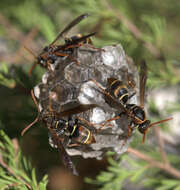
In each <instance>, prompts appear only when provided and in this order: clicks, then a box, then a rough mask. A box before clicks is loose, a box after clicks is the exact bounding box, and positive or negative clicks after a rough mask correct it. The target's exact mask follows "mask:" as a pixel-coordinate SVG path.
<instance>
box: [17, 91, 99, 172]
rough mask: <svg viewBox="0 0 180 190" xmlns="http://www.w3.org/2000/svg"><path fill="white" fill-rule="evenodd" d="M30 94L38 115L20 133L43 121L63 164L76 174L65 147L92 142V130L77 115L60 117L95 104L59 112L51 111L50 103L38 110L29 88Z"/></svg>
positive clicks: (92, 106) (84, 109)
mask: <svg viewBox="0 0 180 190" xmlns="http://www.w3.org/2000/svg"><path fill="white" fill-rule="evenodd" d="M31 96H32V99H33V102H34V104H35V105H36V107H37V110H38V115H37V117H36V119H35V120H34V121H33V122H32V123H31V124H29V125H28V126H27V127H26V128H25V129H24V130H23V131H22V133H21V135H22V136H23V135H24V133H25V132H26V131H27V130H28V129H29V128H30V127H32V126H33V125H34V124H35V123H36V122H38V121H39V120H40V121H43V122H44V123H45V125H46V126H47V128H48V130H49V132H50V134H51V138H52V140H53V144H55V145H56V146H57V147H58V151H59V153H60V154H61V156H62V159H63V163H64V165H65V166H66V167H67V168H68V169H69V170H70V171H71V172H72V173H73V174H74V175H78V173H77V171H76V169H75V166H74V165H73V163H72V160H71V158H70V156H69V155H68V154H67V152H66V150H65V147H72V146H78V145H80V144H92V143H94V142H95V139H94V136H93V134H92V132H91V131H90V130H89V129H88V128H86V127H85V125H84V124H80V123H79V121H80V120H82V121H84V119H82V118H79V117H78V118H77V119H75V120H74V119H72V118H71V117H69V120H64V119H62V117H65V116H67V115H69V114H70V115H71V114H77V113H81V112H84V111H87V110H89V109H91V108H94V107H96V105H94V104H90V105H79V106H77V107H76V108H73V109H71V110H69V111H63V112H61V113H56V112H55V111H53V110H52V108H51V105H50V106H49V110H42V111H40V109H39V106H38V103H37V100H36V98H35V96H34V93H33V90H31ZM86 123H88V124H89V122H88V121H86ZM69 140H70V142H69Z"/></svg>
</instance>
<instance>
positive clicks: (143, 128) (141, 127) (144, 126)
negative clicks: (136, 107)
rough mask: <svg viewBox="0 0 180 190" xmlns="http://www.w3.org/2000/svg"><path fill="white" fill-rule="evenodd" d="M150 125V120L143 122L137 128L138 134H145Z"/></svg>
mask: <svg viewBox="0 0 180 190" xmlns="http://www.w3.org/2000/svg"><path fill="white" fill-rule="evenodd" d="M150 123H151V121H150V120H146V121H145V122H143V123H142V124H140V125H139V126H138V130H139V132H140V133H142V134H144V133H145V132H146V130H147V129H148V127H149V125H150Z"/></svg>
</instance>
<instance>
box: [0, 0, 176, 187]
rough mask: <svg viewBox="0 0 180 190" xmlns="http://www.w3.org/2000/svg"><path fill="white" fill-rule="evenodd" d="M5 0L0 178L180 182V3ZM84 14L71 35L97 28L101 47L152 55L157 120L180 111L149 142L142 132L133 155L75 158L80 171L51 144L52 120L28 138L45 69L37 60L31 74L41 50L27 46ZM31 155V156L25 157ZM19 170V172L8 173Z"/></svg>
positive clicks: (62, 182)
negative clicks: (34, 93)
mask: <svg viewBox="0 0 180 190" xmlns="http://www.w3.org/2000/svg"><path fill="white" fill-rule="evenodd" d="M0 7H1V11H0V100H1V101H0V102H1V103H0V128H1V129H2V130H3V131H4V132H5V133H6V135H7V136H6V135H5V134H4V135H1V138H2V141H1V142H4V143H3V144H2V143H1V146H0V147H1V156H0V165H1V170H0V183H2V184H4V186H1V185H0V188H1V189H4V188H5V187H6V188H7V187H8V188H9V189H26V188H25V187H24V186H23V185H22V186H21V188H19V187H18V185H17V184H20V183H22V181H23V183H24V181H26V183H25V184H26V186H28V185H27V184H29V186H28V188H29V189H46V188H47V189H49V190H58V189H60V190H61V189H63V190H71V189H73V190H82V189H103V190H106V189H107V190H110V189H112V190H120V189H128V190H131V189H133V190H134V189H138V190H139V189H158V190H168V189H170V190H171V189H175V190H178V189H180V182H179V179H180V158H179V155H180V148H179V144H180V140H179V139H180V138H179V137H180V130H179V125H180V119H179V118H180V98H179V94H180V54H179V47H180V38H179V34H180V27H179V25H180V2H179V1H172V0H159V1H156V0H152V1H146V0H138V1H130V0H111V1H110V0H105V1H96V0H86V1H83V0H74V1H73V0H56V1H53V0H38V1H36V0H31V1H27V0H6V1H5V0H1V1H0ZM83 13H89V14H90V16H89V17H88V18H87V19H85V20H84V21H82V22H81V23H80V24H78V25H77V26H76V27H74V28H73V29H72V31H71V32H70V33H69V36H71V34H77V33H82V34H87V33H90V32H94V31H96V32H97V34H96V36H95V37H93V39H92V40H93V43H94V45H95V47H103V46H106V45H112V44H118V43H121V44H122V46H123V48H124V50H125V52H126V54H127V55H128V56H129V57H131V58H132V59H133V60H134V62H135V63H139V62H140V61H141V60H142V59H145V60H146V61H147V65H148V81H147V93H146V94H147V104H146V109H147V110H148V117H149V118H150V119H151V120H152V121H157V120H161V119H164V118H167V117H169V116H173V120H172V121H170V122H168V123H165V124H163V125H161V127H159V128H158V127H157V128H154V129H153V130H150V132H149V133H148V137H147V141H146V143H145V144H144V145H142V144H141V141H142V140H141V139H142V136H141V135H140V134H139V133H138V132H136V134H135V137H134V140H133V141H132V143H131V145H130V148H129V149H128V152H127V154H124V155H122V156H121V157H120V159H118V160H116V159H114V155H113V153H109V154H107V157H106V158H105V159H104V160H101V161H97V160H95V159H87V160H85V159H82V158H80V157H75V158H72V159H73V162H74V163H75V165H76V166H77V169H78V171H79V173H80V176H79V177H74V176H72V175H71V174H69V173H68V172H67V171H66V170H65V169H64V168H63V165H62V163H61V159H60V157H59V155H58V153H57V151H56V150H54V149H52V148H51V147H50V146H49V144H48V132H47V129H46V128H45V127H44V126H41V125H40V124H39V123H38V124H36V125H35V126H34V127H33V128H32V129H31V130H30V131H28V133H27V134H26V135H25V136H24V137H21V131H22V129H24V128H25V127H26V126H27V125H28V124H29V123H31V122H32V121H33V120H34V118H35V117H36V114H37V111H36V108H35V106H34V104H33V102H32V99H31V96H30V90H31V89H32V88H33V87H34V86H35V85H36V84H38V83H39V82H40V81H41V76H42V74H43V73H44V72H45V70H44V69H42V68H40V67H39V66H37V67H36V68H35V70H34V71H33V74H32V76H31V77H29V76H28V72H29V69H30V68H31V66H32V64H33V61H34V57H33V56H32V55H31V54H30V53H29V52H27V51H26V50H25V49H24V46H26V47H28V48H29V49H31V50H32V51H33V52H35V54H38V53H40V52H41V50H42V48H43V47H45V46H46V45H48V44H49V43H50V42H52V41H53V40H54V39H55V37H56V36H57V34H58V33H59V32H60V31H62V30H63V29H64V27H65V26H66V25H67V23H69V22H71V21H72V20H73V19H74V18H75V17H77V16H79V15H80V14H83ZM8 147H9V148H8ZM10 147H11V148H10ZM9 151H10V152H9ZM17 152H22V154H21V156H20V157H21V158H22V159H17V160H16V162H15V160H13V159H14V158H16V157H17V158H19V157H18V155H19V154H17ZM7 153H9V157H8V155H7ZM25 157H26V158H27V159H28V160H29V161H27V160H26V162H22V161H21V160H23V159H25ZM5 158H6V159H5ZM27 163H28V164H27ZM30 163H31V164H30ZM4 164H5V165H4ZM25 166H26V167H25ZM33 168H35V170H34V169H33ZM11 170H12V171H13V172H14V173H13V175H10V176H13V177H10V176H9V174H7V172H5V171H8V172H9V173H11V172H10V171H11ZM17 170H18V172H17ZM15 173H16V175H15ZM11 174H12V173H11ZM25 175H26V177H25ZM45 175H48V178H46V177H44V178H43V176H45ZM18 176H21V177H18ZM22 179H24V180H22ZM47 183H48V184H47ZM11 184H13V185H11ZM46 184H47V186H46Z"/></svg>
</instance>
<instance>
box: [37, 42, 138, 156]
mask: <svg viewBox="0 0 180 190" xmlns="http://www.w3.org/2000/svg"><path fill="white" fill-rule="evenodd" d="M103 49H104V50H105V51H100V50H96V49H92V48H85V47H81V48H78V50H77V52H76V55H75V57H76V59H77V61H78V63H79V65H77V64H75V63H74V62H72V60H71V59H66V58H61V59H59V60H58V61H57V62H56V63H55V65H54V66H53V75H52V74H51V73H50V72H46V73H45V74H44V75H43V77H42V83H40V84H39V85H37V86H36V87H35V88H34V94H35V96H36V98H37V99H38V102H39V107H40V110H41V111H43V110H47V109H48V108H49V102H50V100H49V97H51V104H52V108H53V110H55V111H56V112H58V113H60V112H62V111H66V110H68V109H71V108H73V107H76V106H78V105H79V104H98V105H99V107H95V108H93V109H91V110H88V111H86V112H83V113H80V114H78V116H80V117H82V118H84V119H86V120H87V121H89V122H91V123H96V124H101V123H104V121H106V120H108V119H110V118H112V117H114V116H115V115H116V114H118V113H120V110H116V109H113V108H112V107H111V106H109V105H108V104H107V103H106V101H105V99H104V94H103V93H102V91H101V90H100V89H99V88H98V87H97V86H96V85H95V83H94V82H92V81H90V79H95V80H96V81H98V82H99V83H100V84H101V86H102V87H103V88H106V87H107V86H106V84H107V78H110V77H113V78H117V79H119V80H121V81H124V82H125V84H127V83H126V82H127V76H126V70H127V69H128V73H129V76H130V77H131V80H133V81H136V79H137V77H138V74H137V70H136V67H135V65H134V63H133V62H132V61H129V60H128V61H127V57H126V55H125V53H124V51H123V49H122V46H121V45H116V46H106V47H104V48H103ZM129 90H130V93H131V92H132V89H129ZM130 103H134V104H137V97H136V96H134V97H133V98H131V99H130ZM73 117H75V116H73ZM128 124H129V121H128V118H127V116H126V115H123V116H122V117H121V119H118V120H115V121H112V122H111V125H112V126H105V127H104V128H103V129H102V130H101V131H100V132H98V133H97V134H96V133H94V137H95V140H96V143H94V144H91V145H83V146H79V147H74V148H66V150H67V152H68V154H69V155H82V156H83V157H84V158H88V157H91V158H94V157H95V158H97V159H101V158H102V157H103V155H104V154H105V153H106V152H107V151H108V150H112V151H115V152H117V153H118V154H122V153H123V152H125V151H126V150H127V147H128V143H129V140H130V138H129V139H128V140H127V143H126V144H125V145H123V143H124V140H125V139H126V136H127V131H128ZM93 127H96V128H98V126H93ZM92 132H93V130H92Z"/></svg>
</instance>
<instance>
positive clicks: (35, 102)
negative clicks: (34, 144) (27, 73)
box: [21, 90, 40, 136]
mask: <svg viewBox="0 0 180 190" xmlns="http://www.w3.org/2000/svg"><path fill="white" fill-rule="evenodd" d="M31 96H32V99H33V102H34V104H35V105H36V107H37V110H38V115H37V117H36V119H35V120H34V121H33V122H32V123H30V124H29V125H28V126H27V127H26V128H25V129H24V130H23V131H22V132H21V136H23V135H24V133H25V132H26V131H27V130H28V129H29V128H30V127H32V126H33V125H34V124H35V123H37V122H38V121H39V115H40V110H39V106H38V103H37V100H36V98H35V96H34V93H33V90H31Z"/></svg>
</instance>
